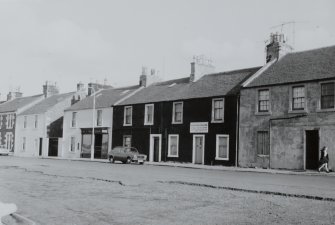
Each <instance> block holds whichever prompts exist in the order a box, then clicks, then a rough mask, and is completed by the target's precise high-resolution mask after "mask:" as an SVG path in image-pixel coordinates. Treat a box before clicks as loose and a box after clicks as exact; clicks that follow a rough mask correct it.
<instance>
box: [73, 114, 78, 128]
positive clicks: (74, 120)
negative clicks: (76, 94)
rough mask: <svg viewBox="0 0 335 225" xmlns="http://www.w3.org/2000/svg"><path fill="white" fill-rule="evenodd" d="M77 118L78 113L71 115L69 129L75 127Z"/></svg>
mask: <svg viewBox="0 0 335 225" xmlns="http://www.w3.org/2000/svg"><path fill="white" fill-rule="evenodd" d="M77 117H78V112H72V113H71V128H76V127H77Z"/></svg>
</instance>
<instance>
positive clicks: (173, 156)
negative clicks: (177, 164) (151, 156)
mask: <svg viewBox="0 0 335 225" xmlns="http://www.w3.org/2000/svg"><path fill="white" fill-rule="evenodd" d="M167 157H169V158H178V157H179V156H178V155H168V156H167Z"/></svg>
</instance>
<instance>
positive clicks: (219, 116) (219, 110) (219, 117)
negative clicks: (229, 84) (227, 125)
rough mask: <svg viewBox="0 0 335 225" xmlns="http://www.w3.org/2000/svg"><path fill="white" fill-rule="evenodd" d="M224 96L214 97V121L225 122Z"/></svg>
mask: <svg viewBox="0 0 335 225" xmlns="http://www.w3.org/2000/svg"><path fill="white" fill-rule="evenodd" d="M223 105H224V101H223V98H217V99H213V101H212V122H223V113H224V109H223Z"/></svg>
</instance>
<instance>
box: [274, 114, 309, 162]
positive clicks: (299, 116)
mask: <svg viewBox="0 0 335 225" xmlns="http://www.w3.org/2000/svg"><path fill="white" fill-rule="evenodd" d="M306 116H307V115H306V114H303V115H296V116H292V117H282V118H270V119H269V151H270V152H269V168H270V169H271V164H270V162H271V160H270V159H271V122H272V121H274V120H290V119H297V118H302V117H306Z"/></svg>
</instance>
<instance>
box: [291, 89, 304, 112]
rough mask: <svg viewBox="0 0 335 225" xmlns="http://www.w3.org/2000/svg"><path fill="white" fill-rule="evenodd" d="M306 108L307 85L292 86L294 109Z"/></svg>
mask: <svg viewBox="0 0 335 225" xmlns="http://www.w3.org/2000/svg"><path fill="white" fill-rule="evenodd" d="M303 109H305V87H304V86H299V87H293V88H292V110H303Z"/></svg>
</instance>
